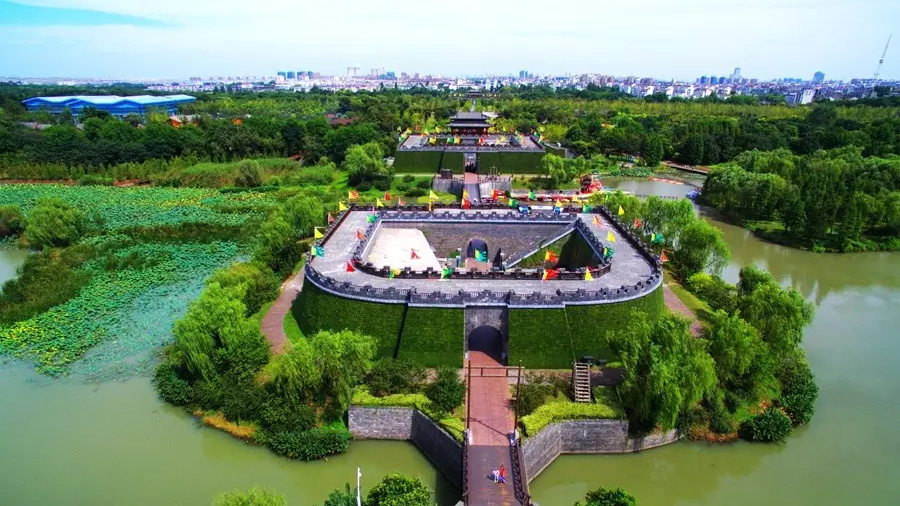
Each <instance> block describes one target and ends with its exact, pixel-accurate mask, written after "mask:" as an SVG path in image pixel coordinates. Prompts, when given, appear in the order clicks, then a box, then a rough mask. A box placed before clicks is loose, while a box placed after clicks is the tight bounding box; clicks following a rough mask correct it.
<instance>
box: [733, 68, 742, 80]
mask: <svg viewBox="0 0 900 506" xmlns="http://www.w3.org/2000/svg"><path fill="white" fill-rule="evenodd" d="M740 80H741V68H740V67H735V68H734V72H732V73H731V81H732V82H738V81H740Z"/></svg>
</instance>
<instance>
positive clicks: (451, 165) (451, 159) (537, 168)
mask: <svg viewBox="0 0 900 506" xmlns="http://www.w3.org/2000/svg"><path fill="white" fill-rule="evenodd" d="M543 157H544V153H543V152H531V153H514V152H506V151H501V152H488V153H478V167H479V169H480V172H482V173H483V174H487V173H488V171H489V169H490V168H491V167H492V166H494V167H497V168H498V169H500V171H501V172H503V173H504V174H543V172H542V171H541V159H542V158H543ZM464 160H465V157H464V156H463V153H462V152H461V151H397V153H396V154H395V155H394V170H395V171H396V172H401V173H404V172H407V173H422V174H436V173H437V171H438V169H441V168H444V169H452V170H453V173H454V174H461V173H462V172H463V166H464V163H465V161H464Z"/></svg>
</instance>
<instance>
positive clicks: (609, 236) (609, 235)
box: [606, 230, 616, 242]
mask: <svg viewBox="0 0 900 506" xmlns="http://www.w3.org/2000/svg"><path fill="white" fill-rule="evenodd" d="M606 240H607V241H609V242H616V236H614V235H613V234H612V230H610V231H609V232H607V233H606Z"/></svg>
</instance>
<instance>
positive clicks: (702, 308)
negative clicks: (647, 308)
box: [663, 270, 714, 327]
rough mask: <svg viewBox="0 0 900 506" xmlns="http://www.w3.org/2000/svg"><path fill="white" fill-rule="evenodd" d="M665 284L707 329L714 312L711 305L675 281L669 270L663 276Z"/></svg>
mask: <svg viewBox="0 0 900 506" xmlns="http://www.w3.org/2000/svg"><path fill="white" fill-rule="evenodd" d="M663 282H664V283H665V284H666V286H668V287H669V289H670V290H672V293H674V294H675V296H676V297H678V299H679V300H680V301H681V302H683V303H684V305H685V306H687V307H688V309H690V310H691V311H693V312H694V314H695V315H697V318H698V319H700V324H701V325H703V326H704V327H706V324H707V323H708V322H709V316H710V315H711V314H712V313H713V312H714V311H713V310H712V308H711V307H709V304H707V303H706V302H703V301H702V300H700V299H699V298H698V297H697V296H696V295H694V294H693V293H691V292H690V291H689V290H688V289H687V288H685V287H684V286H683V285H681V284H680V283H678V282H677V281H675V278H674V277H673V276H672V273H671V272H669V271H668V270H667V271H665V273H664V274H663Z"/></svg>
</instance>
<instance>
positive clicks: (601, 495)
mask: <svg viewBox="0 0 900 506" xmlns="http://www.w3.org/2000/svg"><path fill="white" fill-rule="evenodd" d="M584 501H585V502H583V503H582V502H577V503H575V506H636V505H637V500H636V499H635V498H634V496H633V495H631V494H629V493H628V492H625V491H624V490H622V489H621V488H613V489H607V488H603V487H600V488H598V489H597V490H593V491H591V492H588V493H587V495H585V496H584Z"/></svg>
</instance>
